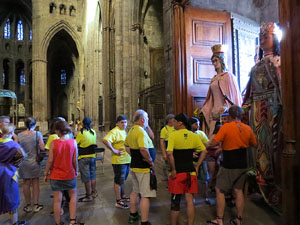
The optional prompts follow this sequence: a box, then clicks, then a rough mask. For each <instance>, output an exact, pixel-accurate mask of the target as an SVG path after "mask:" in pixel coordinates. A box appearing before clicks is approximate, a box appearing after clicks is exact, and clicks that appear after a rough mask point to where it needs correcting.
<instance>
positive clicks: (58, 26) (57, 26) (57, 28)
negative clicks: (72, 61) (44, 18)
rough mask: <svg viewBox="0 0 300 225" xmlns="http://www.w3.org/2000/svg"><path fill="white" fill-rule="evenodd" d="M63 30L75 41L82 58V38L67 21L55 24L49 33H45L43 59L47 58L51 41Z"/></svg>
mask: <svg viewBox="0 0 300 225" xmlns="http://www.w3.org/2000/svg"><path fill="white" fill-rule="evenodd" d="M61 30H65V31H66V32H67V33H68V34H69V35H70V36H71V37H72V39H73V40H74V42H75V44H76V47H77V50H78V53H79V58H80V53H81V52H82V46H81V44H80V38H79V36H78V35H77V33H76V32H75V30H74V29H73V28H72V26H71V25H70V24H69V23H68V22H66V21H63V20H61V21H59V22H58V23H56V24H54V25H53V26H51V27H50V28H49V29H48V31H47V32H46V33H45V35H44V38H43V40H42V43H41V46H42V48H41V56H42V58H43V59H46V58H47V50H48V47H49V44H50V41H51V40H52V38H53V37H54V36H55V35H56V34H57V33H58V32H59V31H61Z"/></svg>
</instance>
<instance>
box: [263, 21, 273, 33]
mask: <svg viewBox="0 0 300 225" xmlns="http://www.w3.org/2000/svg"><path fill="white" fill-rule="evenodd" d="M275 28H276V24H275V23H272V22H270V23H264V22H262V23H261V26H260V33H262V34H266V33H270V34H275Z"/></svg>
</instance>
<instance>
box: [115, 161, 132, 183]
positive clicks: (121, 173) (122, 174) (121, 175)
mask: <svg viewBox="0 0 300 225" xmlns="http://www.w3.org/2000/svg"><path fill="white" fill-rule="evenodd" d="M112 167H113V170H114V174H115V178H114V182H115V184H118V185H122V184H124V182H125V180H126V179H127V177H128V174H129V170H130V166H129V163H127V164H112Z"/></svg>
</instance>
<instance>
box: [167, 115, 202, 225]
mask: <svg viewBox="0 0 300 225" xmlns="http://www.w3.org/2000/svg"><path fill="white" fill-rule="evenodd" d="M187 127H189V125H188V117H187V116H186V115H185V114H183V113H181V114H178V115H176V116H175V121H174V128H175V130H176V131H174V132H173V133H171V135H170V137H169V141H168V147H167V154H168V159H169V163H170V165H171V169H172V170H171V176H170V178H169V192H170V193H171V194H172V198H171V225H176V223H177V218H178V215H179V211H180V200H181V195H182V194H184V193H185V199H186V202H187V208H188V209H187V211H188V224H189V225H192V224H194V219H195V207H194V201H193V194H195V193H198V183H197V175H196V174H197V172H198V170H199V166H200V165H201V163H202V162H203V160H204V159H205V156H206V148H205V146H204V145H203V143H202V141H201V140H200V138H199V136H198V135H197V134H195V133H193V132H191V131H189V130H187ZM194 151H201V152H202V153H201V156H200V157H199V160H198V162H197V165H196V166H194V164H193V152H194ZM195 167H196V168H195Z"/></svg>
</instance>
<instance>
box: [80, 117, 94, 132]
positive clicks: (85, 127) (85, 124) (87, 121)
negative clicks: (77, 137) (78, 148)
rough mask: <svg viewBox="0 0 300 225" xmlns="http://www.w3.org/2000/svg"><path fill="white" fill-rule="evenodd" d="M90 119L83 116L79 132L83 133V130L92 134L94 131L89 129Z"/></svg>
mask: <svg viewBox="0 0 300 225" xmlns="http://www.w3.org/2000/svg"><path fill="white" fill-rule="evenodd" d="M91 124H92V120H91V118H89V117H85V118H84V119H83V121H82V125H83V127H82V128H81V130H80V132H81V133H82V134H83V131H84V130H87V131H89V132H90V133H91V134H92V135H94V131H92V129H91Z"/></svg>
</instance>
